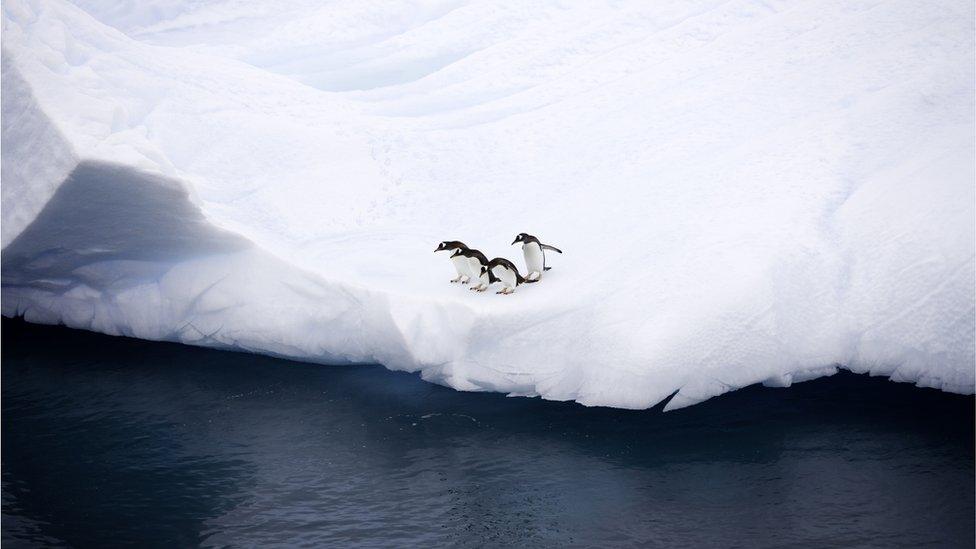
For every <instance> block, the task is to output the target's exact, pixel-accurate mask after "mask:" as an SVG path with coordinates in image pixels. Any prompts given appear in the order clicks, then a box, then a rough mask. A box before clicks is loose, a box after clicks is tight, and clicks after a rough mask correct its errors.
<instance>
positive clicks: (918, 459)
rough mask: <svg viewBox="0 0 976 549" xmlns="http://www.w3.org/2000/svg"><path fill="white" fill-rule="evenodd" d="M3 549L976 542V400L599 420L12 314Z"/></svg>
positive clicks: (828, 400)
mask: <svg viewBox="0 0 976 549" xmlns="http://www.w3.org/2000/svg"><path fill="white" fill-rule="evenodd" d="M2 353H3V366H2V392H3V395H2V398H3V400H2V406H3V415H2V422H3V426H2V427H3V431H2V503H3V515H2V529H3V540H2V541H3V544H4V546H5V547H16V546H34V545H70V546H98V547H106V546H116V545H140V546H159V547H185V546H197V545H205V546H212V545H213V546H227V545H231V546H252V547H255V546H268V545H288V546H295V545H301V544H304V545H308V546H328V545H331V546H338V547H346V546H352V545H364V546H384V547H393V546H396V547H404V546H425V547H430V546H457V545H463V546H489V547H497V546H512V545H520V546H525V545H530V546H566V545H578V546H601V547H606V546H615V545H620V546H649V547H656V546H657V547H702V546H720V547H735V546H738V547H837V546H844V547H897V546H901V547H922V546H928V547H968V548H971V547H973V545H974V482H976V478H974V462H973V460H974V452H973V444H974V437H973V430H974V419H973V417H974V415H973V405H974V402H973V398H972V397H966V396H959V395H950V394H944V393H940V392H937V391H934V390H927V389H918V388H915V387H912V386H909V385H905V384H896V383H891V382H888V381H886V380H883V379H872V378H868V377H865V376H856V375H853V374H838V375H837V376H834V377H833V378H829V379H822V380H817V381H812V382H808V383H803V384H799V385H796V386H794V387H793V388H790V389H767V388H762V387H751V388H747V389H744V390H741V391H737V392H735V393H732V394H730V395H726V396H723V397H720V398H716V399H712V400H711V401H709V402H706V403H705V404H702V405H699V406H695V407H692V408H690V409H685V410H680V411H677V412H672V413H667V414H662V413H661V412H660V411H659V410H646V411H639V412H637V411H624V410H612V409H588V408H584V407H582V406H578V405H575V404H571V403H556V402H545V401H542V400H539V399H526V398H506V397H504V396H502V395H497V394H478V393H460V392H456V391H453V390H450V389H446V388H443V387H438V386H435V385H431V384H428V383H425V382H423V381H421V380H420V379H419V378H418V377H417V376H416V375H412V374H405V373H395V372H389V371H387V370H385V369H383V368H381V367H379V366H367V367H362V366H359V367H327V366H316V365H307V364H300V363H294V362H288V361H283V360H276V359H272V358H267V357H261V356H253V355H247V354H239V353H227V352H219V351H209V350H204V349H196V348H191V347H184V346H180V345H172V344H160V343H149V342H143V341H136V340H131V339H124V338H111V337H105V336H99V335H94V334H89V333H84V332H77V331H72V330H67V329H63V328H51V327H38V326H31V325H27V324H25V323H22V322H19V321H10V320H6V319H5V320H4V321H3V347H2Z"/></svg>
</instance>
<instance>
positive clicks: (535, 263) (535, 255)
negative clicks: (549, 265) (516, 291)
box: [522, 242, 545, 277]
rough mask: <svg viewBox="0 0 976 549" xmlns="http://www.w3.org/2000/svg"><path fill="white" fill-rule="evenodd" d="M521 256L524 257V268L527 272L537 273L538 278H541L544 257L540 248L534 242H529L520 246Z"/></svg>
mask: <svg viewBox="0 0 976 549" xmlns="http://www.w3.org/2000/svg"><path fill="white" fill-rule="evenodd" d="M522 255H523V256H524V257H525V268H526V270H527V271H528V272H529V274H532V273H534V272H535V273H539V275H538V276H540V277H541V276H542V269H543V266H544V265H543V264H544V263H545V256H543V255H542V247H541V246H539V244H537V243H535V242H529V243H528V244H526V245H524V246H522Z"/></svg>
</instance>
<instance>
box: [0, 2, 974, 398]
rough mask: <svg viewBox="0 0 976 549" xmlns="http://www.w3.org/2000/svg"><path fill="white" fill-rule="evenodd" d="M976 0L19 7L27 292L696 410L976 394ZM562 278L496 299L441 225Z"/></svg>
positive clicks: (16, 84) (498, 382) (268, 345)
mask: <svg viewBox="0 0 976 549" xmlns="http://www.w3.org/2000/svg"><path fill="white" fill-rule="evenodd" d="M973 18H974V7H973V3H972V2H971V1H968V0H949V1H939V2H917V1H915V0H905V1H898V0H895V1H890V2H877V1H867V2H852V1H848V0H845V1H824V2H815V3H811V2H808V3H800V2H778V1H747V0H721V1H719V0H702V1H686V0H681V1H664V0H662V1H660V2H645V1H643V0H640V1H634V2H630V1H613V2H611V1H608V2H596V1H594V2H579V3H572V2H570V3H561V2H526V1H524V0H518V1H511V2H504V1H502V2H479V1H473V0H471V1H469V0H449V1H439V0H418V1H412V2H407V1H393V2H387V1H382V2H381V1H355V2H333V3H326V4H322V3H320V2H312V1H304V0H296V1H292V2H281V3H278V2H275V3H266V2H254V3H250V4H248V3H243V2H240V1H238V0H216V1H213V2H202V1H192V0H187V1H182V0H179V1H178V0H147V1H143V0H128V1H116V0H78V1H77V2H76V3H75V4H69V3H64V2H58V1H47V0H37V1H27V0H6V1H5V2H4V3H3V29H2V41H3V75H2V103H3V111H2V126H3V132H2V136H3V143H2V159H3V162H2V170H3V171H2V193H3V197H2V226H0V228H2V242H3V254H2V267H3V273H2V276H3V294H2V309H3V314H4V315H7V316H11V315H24V316H26V318H27V319H28V320H30V321H34V322H44V323H56V322H62V323H65V324H67V325H68V326H72V327H78V328H85V329H90V330H95V331H99V332H104V333H109V334H125V335H129V336H134V337H140V338H146V339H156V340H171V341H181V342H185V343H191V344H197V345H206V346H212V347H223V348H233V349H244V350H249V351H254V352H261V353H268V354H273V355H279V356H285V357H291V358H297V359H302V360H309V361H317V362H323V363H342V362H354V363H360V362H380V363H382V364H384V365H386V366H388V367H390V368H395V369H403V370H410V371H419V372H421V374H422V376H423V377H424V379H427V380H430V381H434V382H437V383H442V384H446V385H449V386H451V387H455V388H458V389H462V390H491V391H501V392H506V393H510V394H515V395H541V396H542V397H544V398H549V399H558V400H576V401H579V402H581V403H583V404H587V405H608V406H619V407H628V408H644V407H648V406H652V405H654V404H655V403H658V402H660V401H662V400H663V399H665V398H667V397H668V396H670V395H672V394H674V393H677V394H675V396H674V398H673V399H672V400H671V401H670V402H669V403H668V405H667V408H668V409H674V408H679V407H682V406H688V405H691V404H694V403H697V402H701V401H702V400H705V399H707V398H710V397H712V396H715V395H719V394H721V393H724V392H726V391H729V390H733V389H736V388H740V387H743V386H746V385H750V384H753V383H758V382H762V383H765V384H767V385H773V386H788V385H789V384H791V383H792V382H798V381H803V380H807V379H811V378H814V377H818V376H823V375H830V374H832V373H833V372H835V371H836V369H837V368H838V367H844V368H848V369H851V370H853V371H856V372H870V373H871V374H875V375H885V376H890V377H891V378H892V379H894V380H897V381H908V382H914V383H917V384H918V385H921V386H928V387H937V388H941V389H944V390H947V391H954V392H962V393H972V392H973V390H974V377H976V375H974V316H976V305H974V291H973V284H974V278H976V267H974V247H976V244H974V234H976V226H974V202H976V196H974V184H973V183H974V178H976V173H974V148H976V139H974V101H973V89H974V65H976V60H974V32H973V25H972V21H973ZM519 232H528V233H531V234H535V235H538V236H539V237H540V238H542V240H543V241H544V242H548V243H551V244H554V245H556V246H558V247H560V248H562V249H563V251H564V252H565V253H564V254H563V255H554V257H552V258H551V259H550V265H551V266H552V267H553V270H552V271H549V272H548V273H546V276H545V280H544V281H543V282H541V283H539V284H534V285H527V286H522V287H520V288H519V289H518V291H517V292H516V293H515V294H514V295H512V296H498V295H494V293H493V292H487V293H485V294H476V293H475V292H468V291H466V290H464V289H462V288H463V287H461V286H460V285H452V284H449V283H448V280H449V279H450V278H453V277H454V276H455V273H454V269H453V267H452V265H451V263H450V261H448V258H447V257H444V254H434V253H433V249H434V247H435V246H436V244H437V243H438V242H440V241H441V240H454V239H459V240H462V241H464V242H466V243H468V244H469V245H471V246H474V247H477V248H479V249H481V250H483V251H484V252H485V253H486V254H487V255H488V256H489V257H493V256H504V257H509V258H510V259H513V260H514V261H515V262H516V264H518V265H520V266H521V265H522V260H521V251H520V250H519V249H518V248H516V247H511V246H509V243H510V242H511V241H512V238H513V237H514V235H515V234H517V233H519Z"/></svg>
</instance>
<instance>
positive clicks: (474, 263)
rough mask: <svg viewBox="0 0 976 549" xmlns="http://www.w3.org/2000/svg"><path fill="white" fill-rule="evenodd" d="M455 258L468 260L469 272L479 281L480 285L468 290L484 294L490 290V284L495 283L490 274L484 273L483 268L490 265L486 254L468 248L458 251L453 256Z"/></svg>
mask: <svg viewBox="0 0 976 549" xmlns="http://www.w3.org/2000/svg"><path fill="white" fill-rule="evenodd" d="M455 257H460V258H465V259H467V261H468V270H469V271H470V272H471V273H472V275H473V277H476V278H477V279H478V284H477V285H475V286H472V287H471V288H468V289H469V290H474V291H476V292H483V291H485V290H487V289H488V285H489V284H491V283H492V282H495V281H494V280H493V277H492V276H491V274H490V273H488V274H485V273H484V272H482V267H486V266H487V265H488V258H487V257H485V254H483V253H481V252H480V251H479V250H475V249H474V248H468V249H466V250H457V251H456V252H454V253H453V254H451V259H452V260H453V259H454V258H455Z"/></svg>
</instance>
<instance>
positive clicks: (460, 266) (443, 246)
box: [434, 240, 481, 284]
mask: <svg viewBox="0 0 976 549" xmlns="http://www.w3.org/2000/svg"><path fill="white" fill-rule="evenodd" d="M467 249H468V247H467V246H465V245H464V242H459V241H457V240H445V241H444V242H441V243H440V244H438V246H437V248H436V249H434V253H437V252H451V253H452V254H454V252H457V251H459V250H467ZM451 263H453V264H454V270H455V271H457V278H454V279H452V280H451V282H461V284H467V283H468V281H469V280H471V279H472V278H473V277H475V276H477V273H479V272H480V271H481V269H478V270H477V271H473V272H472V271H471V268H470V265H471V264H470V262H469V261H468V259H467V258H466V257H462V256H458V257H454V255H451ZM462 279H463V280H462Z"/></svg>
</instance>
